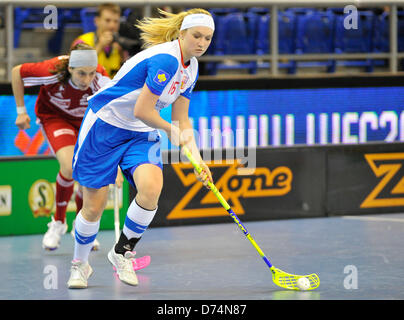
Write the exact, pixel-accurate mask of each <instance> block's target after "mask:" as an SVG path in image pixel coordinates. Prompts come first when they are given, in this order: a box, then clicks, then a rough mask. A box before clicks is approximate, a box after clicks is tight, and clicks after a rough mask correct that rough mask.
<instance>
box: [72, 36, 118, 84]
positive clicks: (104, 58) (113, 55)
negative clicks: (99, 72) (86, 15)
mask: <svg viewBox="0 0 404 320" xmlns="http://www.w3.org/2000/svg"><path fill="white" fill-rule="evenodd" d="M95 40H96V34H95V32H87V33H85V34H82V35H81V36H79V37H78V38H77V39H76V40H75V41H74V43H75V44H76V43H79V42H84V43H86V44H88V45H89V46H92V47H95ZM98 63H99V64H100V65H102V66H103V67H104V68H105V70H107V72H108V74H109V75H110V77H111V78H112V77H113V76H114V75H115V74H116V73H117V72H118V70H119V69H120V68H121V54H120V52H119V50H118V49H117V48H115V47H112V51H111V52H110V54H107V53H106V52H105V51H104V50H103V51H101V52H100V53H98Z"/></svg>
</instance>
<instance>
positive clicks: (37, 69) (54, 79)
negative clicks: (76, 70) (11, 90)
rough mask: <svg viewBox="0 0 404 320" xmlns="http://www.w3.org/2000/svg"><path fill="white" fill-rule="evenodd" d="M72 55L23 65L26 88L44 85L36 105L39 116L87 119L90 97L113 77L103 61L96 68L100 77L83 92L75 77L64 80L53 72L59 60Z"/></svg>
mask: <svg viewBox="0 0 404 320" xmlns="http://www.w3.org/2000/svg"><path fill="white" fill-rule="evenodd" d="M68 58H69V56H59V57H55V58H52V59H49V60H45V61H42V62H36V63H24V64H22V65H21V69H20V74H21V78H22V81H23V82H24V87H31V86H41V88H40V91H39V95H38V98H37V100H36V104H35V113H36V115H37V117H38V118H44V119H46V118H49V117H51V116H52V115H56V116H59V117H62V118H63V119H66V120H68V121H73V122H77V121H80V122H81V120H82V119H83V117H84V113H85V111H86V108H87V105H88V102H87V97H89V96H91V95H93V94H94V93H95V92H96V91H97V90H98V89H100V88H101V87H102V86H103V85H104V84H105V83H106V82H107V81H109V77H108V74H107V72H106V71H105V69H104V67H103V66H101V65H100V64H99V65H98V66H97V69H96V76H95V78H94V80H93V82H92V83H91V85H90V87H89V88H88V89H87V90H85V91H83V90H80V89H79V88H78V87H76V86H75V85H74V84H73V82H72V81H71V79H69V80H68V81H67V83H65V84H64V83H61V82H60V81H59V80H58V76H57V74H52V73H51V71H52V70H55V69H56V65H57V63H58V62H59V61H60V60H62V59H68Z"/></svg>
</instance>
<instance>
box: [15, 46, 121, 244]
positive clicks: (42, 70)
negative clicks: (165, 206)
mask: <svg viewBox="0 0 404 320" xmlns="http://www.w3.org/2000/svg"><path fill="white" fill-rule="evenodd" d="M109 80H110V79H109V77H108V75H107V73H106V71H105V69H104V67H102V66H101V65H99V64H98V63H97V52H96V51H95V50H94V49H93V48H92V47H90V46H88V45H86V44H78V45H76V46H75V47H74V48H73V49H72V51H71V52H70V57H69V56H59V57H55V58H52V59H50V60H45V61H42V62H37V63H24V64H21V65H18V66H16V67H14V68H13V71H12V88H13V93H14V98H15V101H16V104H17V119H16V121H15V124H16V125H17V126H18V128H19V129H21V130H25V129H28V128H29V127H30V121H31V119H30V117H29V116H28V114H27V110H26V108H25V104H24V87H30V86H41V88H40V91H39V95H38V98H37V101H36V105H35V113H36V116H37V122H39V123H40V125H41V127H42V131H43V132H44V135H45V137H46V139H47V140H48V142H49V145H50V148H51V150H52V151H53V153H54V154H55V155H56V159H57V160H58V162H59V167H60V169H59V172H58V174H57V177H56V212H55V215H54V216H52V220H51V222H50V223H48V231H47V232H46V233H45V235H44V237H43V240H42V246H43V248H44V249H47V250H55V249H57V248H58V247H59V245H60V239H61V236H62V235H63V234H64V233H66V230H67V224H66V221H65V220H66V208H67V204H68V202H69V200H70V198H71V196H72V194H73V187H74V181H73V179H72V159H73V151H74V145H75V144H76V140H77V136H78V132H79V128H80V124H81V121H82V120H83V116H84V112H85V110H86V108H87V104H88V102H87V97H88V96H90V95H92V94H94V93H95V92H96V91H97V90H98V89H99V88H100V87H101V86H103V85H104V84H105V83H106V82H107V81H109ZM115 168H116V167H115ZM75 201H76V206H77V209H78V210H80V208H81V206H82V196H81V190H79V191H78V192H77V194H76V198H75ZM94 245H95V247H97V246H98V245H99V244H98V242H97V243H95V244H94ZM95 249H96V248H95Z"/></svg>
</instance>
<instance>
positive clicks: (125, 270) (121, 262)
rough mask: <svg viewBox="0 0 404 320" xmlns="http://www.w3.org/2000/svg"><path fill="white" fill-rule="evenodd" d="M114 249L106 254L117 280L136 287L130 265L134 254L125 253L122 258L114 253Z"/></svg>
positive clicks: (133, 272)
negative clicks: (114, 270)
mask: <svg viewBox="0 0 404 320" xmlns="http://www.w3.org/2000/svg"><path fill="white" fill-rule="evenodd" d="M114 247H115V246H114ZM114 247H112V249H111V250H110V251H109V252H108V260H109V261H110V262H111V263H112V265H113V266H114V267H115V269H116V273H117V275H118V278H119V280H121V281H122V282H125V283H127V284H130V285H132V286H136V285H137V284H138V283H139V282H138V280H137V276H136V273H135V270H133V264H132V259H133V258H134V257H135V254H134V253H133V252H131V251H126V252H125V256H123V255H121V254H118V253H115V249H114Z"/></svg>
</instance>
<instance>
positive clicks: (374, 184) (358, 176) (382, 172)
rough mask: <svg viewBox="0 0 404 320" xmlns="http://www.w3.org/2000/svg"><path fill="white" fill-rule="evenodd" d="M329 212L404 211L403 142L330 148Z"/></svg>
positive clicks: (341, 213) (330, 213)
mask: <svg viewBox="0 0 404 320" xmlns="http://www.w3.org/2000/svg"><path fill="white" fill-rule="evenodd" d="M327 158H328V161H327V162H328V164H327V167H328V179H327V181H328V182H327V190H328V192H327V209H328V213H329V215H346V214H372V213H390V212H404V144H401V143H394V144H378V145H368V146H351V147H344V148H334V149H330V150H329V151H328V157H327Z"/></svg>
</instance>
